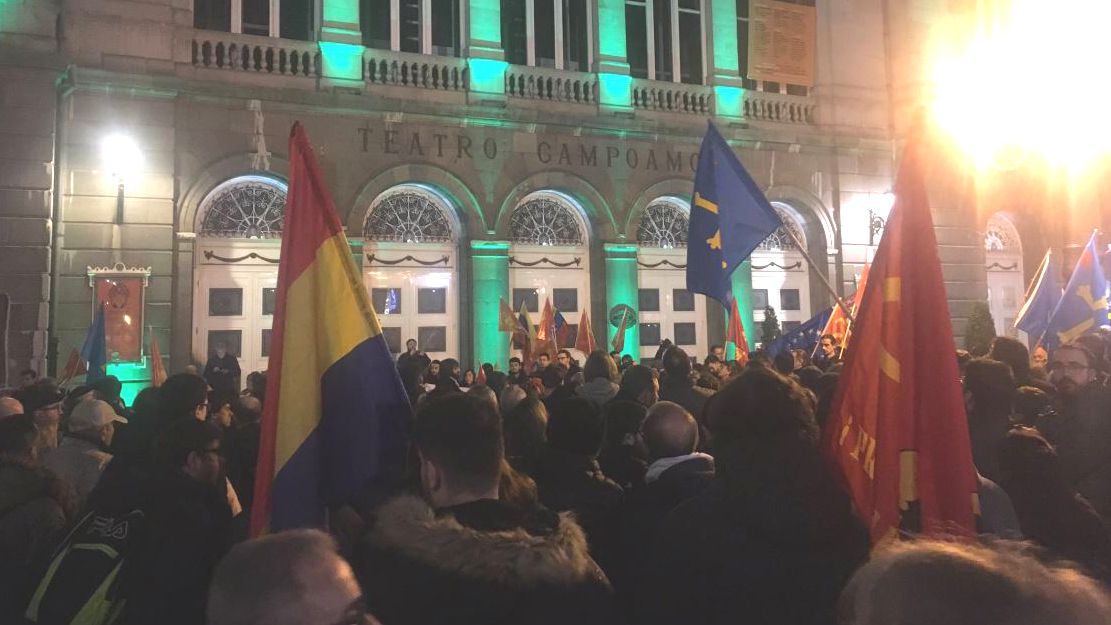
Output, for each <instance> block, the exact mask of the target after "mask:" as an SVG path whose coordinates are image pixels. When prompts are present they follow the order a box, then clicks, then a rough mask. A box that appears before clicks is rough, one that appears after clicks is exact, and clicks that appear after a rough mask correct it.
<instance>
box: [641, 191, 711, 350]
mask: <svg viewBox="0 0 1111 625" xmlns="http://www.w3.org/2000/svg"><path fill="white" fill-rule="evenodd" d="M689 224H690V205H689V204H688V203H687V201H686V200H683V199H680V198H678V197H673V196H664V197H660V198H657V199H655V200H652V201H651V202H650V203H649V204H648V205H647V206H646V207H645V208H644V213H643V214H642V215H641V218H640V224H639V225H638V226H637V245H638V246H639V250H638V251H637V284H638V285H639V287H638V302H637V303H638V311H639V313H640V357H641V358H644V359H651V358H654V357H655V355H656V351H657V350H658V349H659V345H660V341H661V340H662V339H665V338H666V339H671V341H672V342H673V343H675V344H676V345H678V346H680V347H682V348H683V349H684V350H686V352H687V353H689V354H691V355H697V354H705V353H707V351H708V348H707V342H708V339H707V332H706V297H705V296H704V295H695V294H694V293H691V292H690V291H688V290H687V272H686V263H687V231H688V230H689Z"/></svg>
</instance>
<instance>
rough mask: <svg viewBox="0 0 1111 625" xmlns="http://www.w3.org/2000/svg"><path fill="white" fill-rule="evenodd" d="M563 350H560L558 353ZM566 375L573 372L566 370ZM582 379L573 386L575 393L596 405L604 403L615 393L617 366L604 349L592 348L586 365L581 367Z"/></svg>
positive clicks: (570, 374)
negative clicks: (581, 382) (582, 381)
mask: <svg viewBox="0 0 1111 625" xmlns="http://www.w3.org/2000/svg"><path fill="white" fill-rule="evenodd" d="M565 351H566V350H563V351H561V352H560V354H563V353H564V352H565ZM568 361H570V356H568ZM559 364H563V361H562V360H560V362H559ZM564 366H566V365H564ZM567 375H568V376H573V375H574V373H572V372H568V374H567ZM583 380H584V381H585V382H584V383H583V384H580V385H578V386H577V387H575V394H576V395H578V396H579V397H584V398H586V399H589V400H590V401H592V402H594V404H595V405H596V406H599V407H600V406H603V405H605V404H606V402H608V401H610V400H611V399H613V397H614V395H617V391H618V386H617V367H615V366H613V360H612V359H611V358H610V357H609V356H608V355H607V354H606V352H605V350H601V349H597V350H594V351H593V352H592V353H591V354H590V356H588V357H587V359H586V366H585V367H583Z"/></svg>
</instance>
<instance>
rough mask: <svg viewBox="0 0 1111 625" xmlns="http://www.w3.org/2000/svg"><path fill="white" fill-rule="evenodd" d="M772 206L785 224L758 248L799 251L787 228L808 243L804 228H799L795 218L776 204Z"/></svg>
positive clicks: (804, 243)
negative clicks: (803, 231) (803, 232)
mask: <svg viewBox="0 0 1111 625" xmlns="http://www.w3.org/2000/svg"><path fill="white" fill-rule="evenodd" d="M772 207H773V208H775V212H777V213H779V218H780V219H782V220H783V225H782V226H780V227H778V228H776V230H775V232H773V233H771V234H770V235H769V236H768V238H766V239H764V241H763V242H762V243H760V245H758V246H757V247H756V249H758V250H766V251H776V252H791V251H797V250H798V249H799V247H798V246H797V245H795V242H794V241H793V240H792V239H791V235H790V234H788V233H787V230H786V229H787V228H789V229H790V230H791V234H794V235H795V237H796V238H798V240H799V242H800V243H802V244H803V245H806V237H805V236H804V235H803V234H802V230H801V229H799V225H798V223H796V222H795V218H794V217H792V216H791V215H790V213H788V212H787V211H785V210H783V209H781V208H779V207H778V206H776V205H775V204H772Z"/></svg>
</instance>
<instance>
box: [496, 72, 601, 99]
mask: <svg viewBox="0 0 1111 625" xmlns="http://www.w3.org/2000/svg"><path fill="white" fill-rule="evenodd" d="M505 95H506V96H508V97H510V98H520V99H524V100H539V101H542V102H565V103H569V104H597V103H598V77H597V75H595V74H587V73H582V72H568V71H563V70H558V69H551V68H547V67H528V66H524V65H510V66H509V67H508V68H507V69H506V71H505Z"/></svg>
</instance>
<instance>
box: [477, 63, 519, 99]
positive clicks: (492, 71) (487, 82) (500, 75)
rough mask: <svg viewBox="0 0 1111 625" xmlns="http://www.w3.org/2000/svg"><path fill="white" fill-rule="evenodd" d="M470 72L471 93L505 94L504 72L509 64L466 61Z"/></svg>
mask: <svg viewBox="0 0 1111 625" xmlns="http://www.w3.org/2000/svg"><path fill="white" fill-rule="evenodd" d="M467 65H468V66H469V67H470V70H471V91H477V92H479V93H489V94H498V95H504V94H505V70H506V68H507V67H509V63H506V62H505V61H497V60H494V59H475V58H470V59H467Z"/></svg>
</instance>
